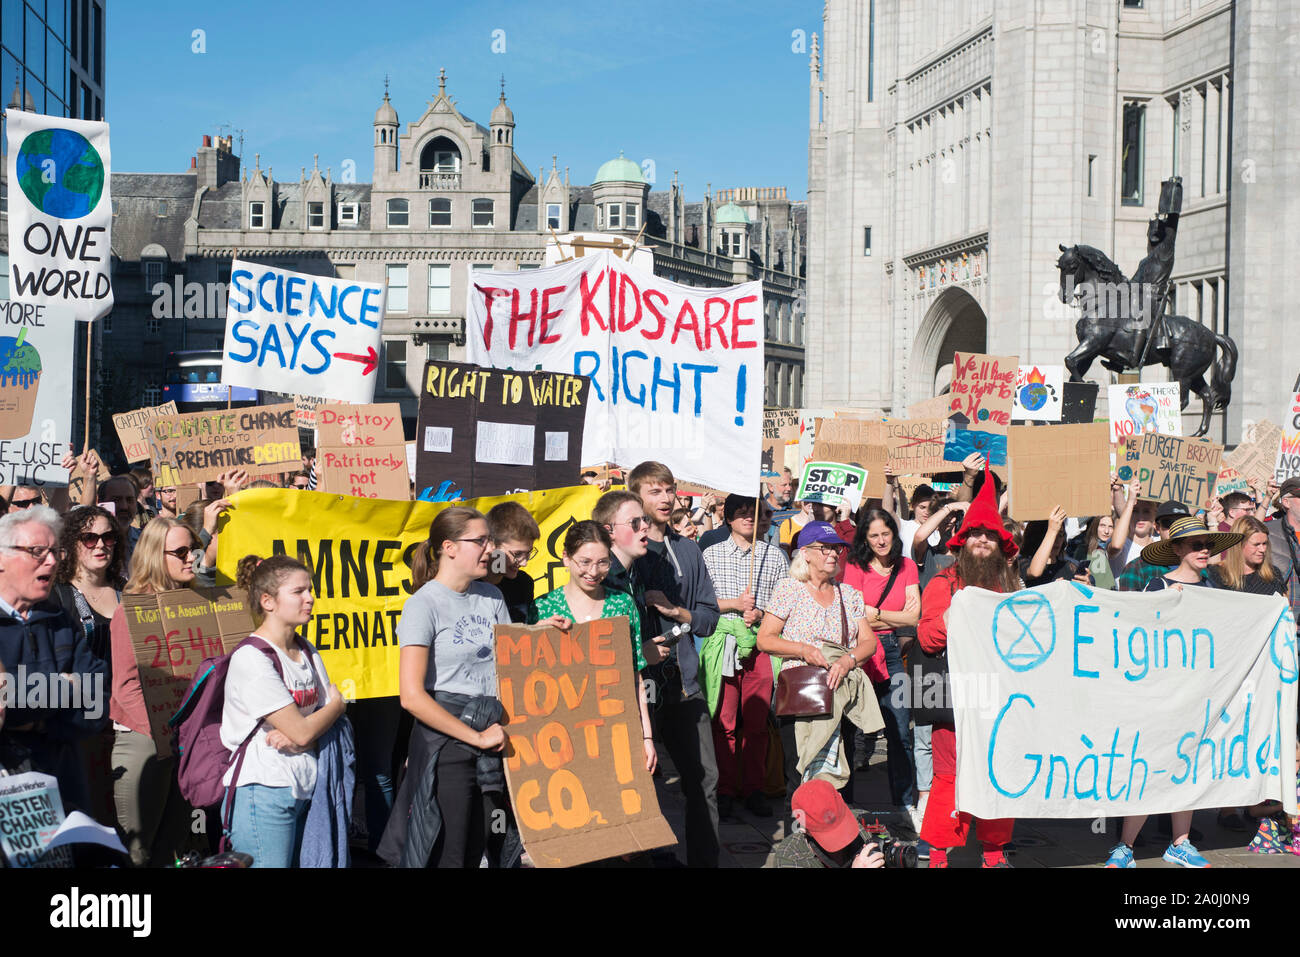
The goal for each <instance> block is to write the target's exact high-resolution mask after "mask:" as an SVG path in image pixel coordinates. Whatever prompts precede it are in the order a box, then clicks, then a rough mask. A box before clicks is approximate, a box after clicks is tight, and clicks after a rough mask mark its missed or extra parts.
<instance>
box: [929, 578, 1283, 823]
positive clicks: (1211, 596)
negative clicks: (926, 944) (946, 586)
mask: <svg viewBox="0 0 1300 957" xmlns="http://www.w3.org/2000/svg"><path fill="white" fill-rule="evenodd" d="M948 663H949V670H950V673H951V677H952V685H953V687H952V700H953V706H954V712H955V714H956V717H957V766H958V770H957V807H958V809H960V810H962V811H965V812H968V813H970V814H973V815H975V816H976V817H982V818H1024V817H1055V818H1061V817H1095V816H1097V815H1107V816H1110V815H1130V814H1156V813H1161V812H1166V811H1185V810H1192V809H1195V808H1205V807H1243V806H1248V805H1252V804H1255V803H1257V802H1259V801H1263V800H1267V799H1276V800H1280V801H1281V802H1282V804H1283V806H1284V807H1285V809H1286V810H1287V812H1288V813H1289V814H1295V813H1296V788H1295V775H1296V757H1295V741H1296V727H1295V715H1296V675H1297V671H1296V625H1295V619H1294V618H1293V617H1292V616H1291V609H1290V606H1289V605H1288V604H1287V602H1286V600H1285V599H1283V598H1282V597H1280V596H1276V595H1273V596H1267V597H1266V596H1262V595H1248V594H1244V593H1239V592H1229V591H1221V590H1218V589H1210V588H1192V587H1188V588H1184V589H1182V590H1181V591H1180V590H1175V589H1168V590H1165V591H1160V592H1153V593H1147V594H1130V593H1124V592H1112V591H1104V590H1100V589H1094V588H1087V587H1084V586H1082V585H1078V584H1076V583H1074V582H1063V581H1062V582H1053V583H1052V584H1050V585H1045V586H1041V587H1038V588H1031V589H1027V590H1024V591H1019V592H1016V593H1014V594H1011V595H1005V594H999V593H996V592H991V591H985V590H983V589H979V588H964V589H962V590H961V591H959V592H958V593H957V594H956V596H955V597H954V598H953V603H952V610H951V612H950V615H949V620H948Z"/></svg>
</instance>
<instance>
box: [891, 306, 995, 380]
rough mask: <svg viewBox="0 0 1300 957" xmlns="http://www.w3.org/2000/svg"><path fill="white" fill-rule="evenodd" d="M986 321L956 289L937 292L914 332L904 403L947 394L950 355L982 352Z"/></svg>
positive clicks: (985, 336)
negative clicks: (906, 398)
mask: <svg viewBox="0 0 1300 957" xmlns="http://www.w3.org/2000/svg"><path fill="white" fill-rule="evenodd" d="M987 336H988V319H987V317H986V316H985V315H984V310H983V309H982V308H981V307H980V304H979V303H978V302H976V301H975V297H974V296H972V295H971V294H970V293H968V292H967V291H966V290H965V289H962V288H961V287H959V286H952V287H950V288H948V289H945V290H944V291H943V292H941V293H940V294H939V296H938V298H936V299H935V300H934V302H933V303H931V305H930V308H929V309H928V310H927V311H926V313H925V318H924V319H923V320H921V327H920V329H919V330H917V334H916V344H915V347H914V348H913V350H912V362H911V370H910V373H909V382H908V402H909V403H911V402H920V401H921V400H923V399H928V398H930V396H933V395H939V394H941V393H943V392H946V391H947V390H948V386H949V384H950V383H951V381H952V354H953V353H954V352H984V351H985V349H986V347H987V341H988V338H987Z"/></svg>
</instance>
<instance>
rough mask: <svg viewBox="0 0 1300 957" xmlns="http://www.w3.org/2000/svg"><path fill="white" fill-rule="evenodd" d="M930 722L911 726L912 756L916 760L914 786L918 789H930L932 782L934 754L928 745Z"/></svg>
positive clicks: (932, 726) (931, 727) (930, 729)
mask: <svg viewBox="0 0 1300 957" xmlns="http://www.w3.org/2000/svg"><path fill="white" fill-rule="evenodd" d="M933 728H934V725H932V724H917V725H913V726H912V757H913V759H914V760H915V761H916V787H917V790H918V791H928V790H930V785H931V784H933V783H934V756H933V753H932V751H931V746H930V732H931V731H932V730H933Z"/></svg>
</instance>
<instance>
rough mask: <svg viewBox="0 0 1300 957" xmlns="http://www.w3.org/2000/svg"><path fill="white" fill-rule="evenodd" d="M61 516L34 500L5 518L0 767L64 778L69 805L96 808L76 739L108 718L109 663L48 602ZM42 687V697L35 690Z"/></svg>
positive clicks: (0, 581) (0, 560)
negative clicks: (28, 768) (26, 766)
mask: <svg viewBox="0 0 1300 957" xmlns="http://www.w3.org/2000/svg"><path fill="white" fill-rule="evenodd" d="M60 530H61V528H60V523H59V516H58V515H57V514H56V513H55V511H54V510H53V509H52V508H48V507H47V506H44V505H31V506H28V507H25V508H22V509H20V510H19V511H17V512H12V513H10V514H8V515H5V516H4V517H3V518H0V675H4V677H3V678H0V684H3V683H4V682H9V687H7V688H4V689H3V690H0V765H3V766H4V767H6V768H9V769H11V770H16V769H20V768H21V767H22V766H23V765H24V762H25V761H26V760H30V763H31V766H32V767H33V768H34V769H35V770H37V771H43V772H45V773H47V774H52V775H54V776H55V777H57V778H58V779H59V790H60V793H61V794H62V796H63V799H64V807H65V809H70V808H72V807H81V808H86V807H89V806H90V803H89V800H88V795H87V794H86V784H85V777H84V774H83V772H82V770H81V764H80V761H79V760H78V757H77V753H76V749H75V746H74V745H75V742H76V741H77V739H79V738H81V737H84V736H86V735H90V734H94V733H97V732H99V731H101V730H103V729H104V727H105V726H106V725H107V723H108V688H107V687H106V686H105V680H104V676H105V674H106V666H105V664H104V662H103V661H101V660H100V659H98V658H96V657H95V656H94V655H93V654H92V653H91V650H90V645H89V643H88V642H87V640H86V634H85V631H84V630H83V629H82V628H81V627H80V625H79V624H77V623H74V622H73V621H72V620H71V619H69V618H68V616H67V615H66V613H64V611H63V609H62V608H61V607H60V606H59V605H58V604H57V603H55V602H53V601H51V600H50V591H51V590H52V589H53V587H54V577H55V571H56V569H57V568H58V563H59V560H60V558H61V557H62V554H63V553H62V550H61V549H60V548H59V547H58V541H59V532H60ZM37 689H41V693H40V694H37V693H36V690H37Z"/></svg>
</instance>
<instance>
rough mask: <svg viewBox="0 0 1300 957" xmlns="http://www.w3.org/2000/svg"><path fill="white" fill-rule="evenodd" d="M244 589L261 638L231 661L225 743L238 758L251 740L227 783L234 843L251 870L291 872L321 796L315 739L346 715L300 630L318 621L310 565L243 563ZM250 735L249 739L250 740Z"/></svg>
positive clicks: (252, 558)
mask: <svg viewBox="0 0 1300 957" xmlns="http://www.w3.org/2000/svg"><path fill="white" fill-rule="evenodd" d="M237 584H238V586H239V587H240V588H242V589H244V590H245V591H246V592H247V593H248V610H249V613H250V614H251V615H252V618H253V625H254V630H253V633H252V634H251V635H250V636H249V637H250V638H257V639H260V640H261V642H262V643H265V645H269V646H270V649H271V651H272V652H273V653H274V654H275V656H276V658H277V659H278V662H279V669H278V671H277V668H276V666H275V664H273V663H272V660H271V657H270V655H269V654H268V652H267V651H266V650H265V649H264V648H263V647H259V646H258V644H255V643H253V642H246V643H244V644H242V645H241V646H240V647H239V648H237V649H236V650H235V651H234V653H232V654H231V656H230V668H229V670H228V671H227V672H226V684H225V708H224V710H223V712H222V720H221V743H222V744H224V745H225V746H226V747H227V748H228V749H229V750H230V751H231V752H237V751H238V750H239V748H240V746H241V745H242V744H243V743H244V742H245V741H246V740H248V741H249V744H248V747H247V748H246V749H245V751H244V753H243V756H242V760H239V759H237V760H236V761H234V762H233V763H232V765H231V768H230V769H229V771H227V773H226V776H225V778H224V780H223V783H224V784H225V785H226V786H227V787H233V790H234V793H233V795H232V794H229V793H228V794H227V796H226V800H227V801H232V802H233V808H232V814H231V817H232V823H231V829H230V842H231V845H232V846H233V847H234V849H235V850H236V851H239V852H242V853H244V854H250V855H252V858H253V867H293V866H295V865H296V864H297V861H298V852H299V849H300V847H301V845H302V835H303V828H304V826H305V825H306V822H307V807H308V804H309V803H310V801H311V796H312V793H313V792H314V791H315V789H316V748H315V744H316V739H317V738H319V737H320V736H321V735H323V734H324V733H325V732H326V731H328V730H329V729H330V727H331V726H332V725H333V724H334V722H336V721H337V720H338V719H339V717H340V716H341V715H342V714H343V709H344V707H345V702H344V700H343V695H342V694H341V693H340V692H339V689H338V688H337V687H335V686H334V685H333V684H331V683H330V680H329V675H328V674H327V673H326V671H325V665H324V663H323V662H322V661H321V657H320V654H319V653H318V652H317V651H316V649H315V648H314V647H313V646H312V644H311V642H309V641H306V640H304V639H303V638H302V637H301V636H299V634H298V629H299V628H301V627H303V626H304V625H306V624H307V623H308V622H309V621H311V610H312V604H313V601H314V599H313V596H312V591H311V575H310V574H309V573H308V571H307V568H306V566H304V565H303V564H302V562H299V561H297V560H296V559H293V558H289V557H288V556H286V555H276V556H273V557H271V558H267V559H265V560H263V559H260V558H258V557H257V556H256V555H248V556H246V557H244V558H243V559H241V560H240V562H239V571H238V578H237ZM249 735H252V738H251V740H249Z"/></svg>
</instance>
